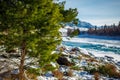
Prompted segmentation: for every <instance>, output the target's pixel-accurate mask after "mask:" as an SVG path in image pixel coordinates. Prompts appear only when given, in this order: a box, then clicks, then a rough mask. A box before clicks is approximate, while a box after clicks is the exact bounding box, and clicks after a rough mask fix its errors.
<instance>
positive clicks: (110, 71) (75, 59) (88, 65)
mask: <svg viewBox="0 0 120 80" xmlns="http://www.w3.org/2000/svg"><path fill="white" fill-rule="evenodd" d="M52 54H59V55H60V56H59V57H58V59H57V60H56V61H57V63H55V62H51V65H52V66H54V67H56V66H57V68H56V69H55V70H54V71H48V72H46V73H44V74H42V76H40V75H38V76H37V77H36V79H34V80H58V79H59V80H79V79H80V80H94V79H96V80H97V79H100V80H109V79H113V80H118V79H119V78H120V67H119V63H118V64H117V63H116V62H115V61H114V59H113V58H112V57H110V56H105V57H96V56H95V55H93V54H91V53H89V52H87V51H86V50H85V49H82V48H80V47H70V46H65V45H60V46H58V47H57V48H56V50H55V51H53V52H52ZM14 57H17V56H14ZM10 61H11V62H10ZM13 61H16V62H17V63H19V59H18V58H13V57H12V58H7V57H3V55H1V56H0V62H1V63H0V64H1V65H2V66H1V67H0V69H1V71H0V80H4V79H5V78H7V79H8V80H9V78H10V77H11V74H12V75H17V74H18V72H19V71H18V67H17V65H12V64H13ZM29 61H30V60H26V62H29ZM8 63H9V64H8ZM26 64H27V63H26ZM26 64H25V65H26ZM7 69H8V70H9V69H12V71H9V72H8V70H7ZM6 72H7V73H6ZM104 72H105V73H104ZM26 75H27V73H26ZM26 77H27V78H28V79H29V78H30V77H29V75H27V76H26Z"/></svg>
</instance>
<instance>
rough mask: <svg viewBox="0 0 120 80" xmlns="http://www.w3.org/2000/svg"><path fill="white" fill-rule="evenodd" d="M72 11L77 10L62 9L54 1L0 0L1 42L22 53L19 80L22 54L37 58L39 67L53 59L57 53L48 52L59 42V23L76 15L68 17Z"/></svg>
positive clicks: (21, 77) (7, 47) (22, 55)
mask: <svg viewBox="0 0 120 80" xmlns="http://www.w3.org/2000/svg"><path fill="white" fill-rule="evenodd" d="M61 11H63V12H61ZM69 12H70V13H69ZM73 13H75V14H76V9H75V10H72V9H69V10H65V11H64V8H63V9H62V8H60V3H54V1H53V0H8V1H6V0H0V45H4V47H5V50H6V51H8V50H12V49H15V48H17V49H18V50H19V51H20V52H21V59H20V66H19V71H20V75H19V79H20V80H23V76H24V75H23V73H24V67H23V66H24V64H25V63H24V62H25V56H29V57H30V58H34V59H36V62H38V64H37V66H39V68H43V67H45V66H46V65H48V64H49V63H50V62H51V61H55V59H56V58H57V55H55V54H51V52H52V51H53V50H54V49H55V48H56V46H57V45H58V44H59V43H60V41H61V37H60V33H59V28H60V27H61V26H60V23H61V22H66V21H71V20H72V19H73V17H74V18H75V17H76V16H75V15H74V16H71V17H72V18H71V17H69V16H70V15H72V14H73ZM68 15H69V16H68ZM65 19H67V20H65ZM34 65H35V64H34Z"/></svg>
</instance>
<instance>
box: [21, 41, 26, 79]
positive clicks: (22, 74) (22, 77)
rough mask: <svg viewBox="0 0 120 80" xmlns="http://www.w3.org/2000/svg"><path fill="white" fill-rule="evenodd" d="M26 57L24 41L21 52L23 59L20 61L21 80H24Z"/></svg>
mask: <svg viewBox="0 0 120 80" xmlns="http://www.w3.org/2000/svg"><path fill="white" fill-rule="evenodd" d="M25 56H26V42H25V41H23V43H22V50H21V59H20V66H19V80H24V61H25Z"/></svg>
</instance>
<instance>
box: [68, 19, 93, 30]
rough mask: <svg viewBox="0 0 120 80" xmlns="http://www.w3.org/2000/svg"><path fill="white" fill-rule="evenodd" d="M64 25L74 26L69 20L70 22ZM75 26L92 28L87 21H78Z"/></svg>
mask: <svg viewBox="0 0 120 80" xmlns="http://www.w3.org/2000/svg"><path fill="white" fill-rule="evenodd" d="M66 25H68V26H71V27H73V26H75V24H73V22H70V23H67V24H66ZM77 27H79V28H94V26H93V25H92V24H90V23H88V22H85V21H80V20H79V21H78V24H77Z"/></svg>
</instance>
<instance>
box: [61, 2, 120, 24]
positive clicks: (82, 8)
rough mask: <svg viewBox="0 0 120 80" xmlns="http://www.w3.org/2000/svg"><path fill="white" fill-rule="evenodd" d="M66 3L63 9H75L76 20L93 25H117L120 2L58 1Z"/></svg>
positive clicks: (119, 16)
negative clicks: (76, 10) (76, 13)
mask: <svg viewBox="0 0 120 80" xmlns="http://www.w3.org/2000/svg"><path fill="white" fill-rule="evenodd" d="M59 1H66V5H65V8H66V9H68V8H77V9H78V12H79V14H78V16H77V17H78V18H79V19H80V20H82V21H87V22H90V23H91V24H93V25H98V26H100V25H104V24H107V25H110V24H113V23H115V24H118V22H119V21H120V0H59Z"/></svg>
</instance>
